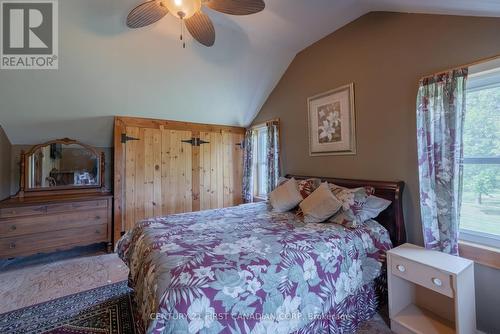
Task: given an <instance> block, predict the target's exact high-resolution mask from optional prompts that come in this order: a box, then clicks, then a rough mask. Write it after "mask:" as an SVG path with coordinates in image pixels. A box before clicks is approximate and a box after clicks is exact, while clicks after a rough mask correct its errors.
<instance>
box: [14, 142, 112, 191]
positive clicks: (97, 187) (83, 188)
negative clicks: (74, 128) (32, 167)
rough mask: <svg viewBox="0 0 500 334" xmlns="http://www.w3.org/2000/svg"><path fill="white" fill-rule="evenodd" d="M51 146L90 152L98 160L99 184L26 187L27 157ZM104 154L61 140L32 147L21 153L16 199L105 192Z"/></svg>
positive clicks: (91, 148) (84, 145)
mask: <svg viewBox="0 0 500 334" xmlns="http://www.w3.org/2000/svg"><path fill="white" fill-rule="evenodd" d="M52 144H63V145H79V146H81V147H83V148H85V149H87V150H88V151H90V152H92V153H93V154H94V155H95V156H96V157H97V159H99V161H98V164H99V183H98V184H96V185H88V186H58V187H54V188H47V187H45V188H38V189H33V188H29V187H28V182H29V180H28V177H29V163H28V161H27V159H28V157H30V156H31V155H33V154H34V153H35V151H36V150H38V149H40V148H42V147H45V146H49V145H52ZM104 163H105V160H104V152H101V153H99V152H98V151H97V150H96V149H95V148H93V147H92V146H89V145H87V144H84V143H82V142H79V141H78V140H74V139H69V138H63V139H56V140H51V141H48V142H45V143H42V144H38V145H35V146H33V147H32V148H31V149H30V150H29V151H27V152H24V151H21V163H20V169H21V177H20V181H19V192H18V193H17V194H16V197H29V196H47V195H64V194H81V193H100V192H105V191H106V190H105V182H104Z"/></svg>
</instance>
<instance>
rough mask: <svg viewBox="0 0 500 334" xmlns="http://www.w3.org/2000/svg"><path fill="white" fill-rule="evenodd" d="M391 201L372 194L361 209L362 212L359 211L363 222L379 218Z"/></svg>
mask: <svg viewBox="0 0 500 334" xmlns="http://www.w3.org/2000/svg"><path fill="white" fill-rule="evenodd" d="M391 203H392V202H391V201H389V200H386V199H384V198H380V197H377V196H374V195H370V196H368V198H367V199H366V203H365V205H364V206H363V209H361V212H359V213H358V216H359V218H360V220H361V221H362V222H365V221H367V220H368V219H374V218H377V216H378V215H379V214H380V213H381V212H382V211H384V210H385V209H387V208H388V207H389V205H391Z"/></svg>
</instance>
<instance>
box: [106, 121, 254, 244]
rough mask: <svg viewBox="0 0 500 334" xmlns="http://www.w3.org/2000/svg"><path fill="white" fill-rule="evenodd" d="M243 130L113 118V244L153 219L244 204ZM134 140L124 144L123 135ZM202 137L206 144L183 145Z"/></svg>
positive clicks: (185, 123) (184, 123)
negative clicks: (144, 222) (125, 233)
mask: <svg viewBox="0 0 500 334" xmlns="http://www.w3.org/2000/svg"><path fill="white" fill-rule="evenodd" d="M244 132H245V129H244V128H238V127H230V126H217V125H209V124H198V123H187V122H174V121H164V120H152V119H141V118H130V117H116V118H115V134H114V136H115V140H114V142H115V187H114V189H115V213H114V223H115V228H114V240H115V242H116V241H117V240H118V239H119V238H120V236H121V235H122V233H123V232H125V231H127V230H129V229H131V228H132V227H133V226H134V225H135V223H136V222H138V221H140V220H143V219H146V218H149V217H155V216H162V215H168V214H173V213H181V212H190V211H198V210H206V209H214V208H222V207H228V206H234V205H238V204H241V203H242V198H241V183H242V172H243V152H242V149H241V146H240V145H238V144H240V143H241V142H242V141H243V137H244ZM124 133H125V134H126V135H127V136H128V137H131V138H134V139H135V140H128V141H127V142H126V143H125V144H124V143H122V142H121V137H122V134H124ZM191 138H200V140H202V141H205V142H207V143H205V144H201V145H200V146H192V145H191V144H188V143H185V142H183V140H190V139H191Z"/></svg>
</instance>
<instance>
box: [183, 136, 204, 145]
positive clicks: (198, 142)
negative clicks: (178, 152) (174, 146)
mask: <svg viewBox="0 0 500 334" xmlns="http://www.w3.org/2000/svg"><path fill="white" fill-rule="evenodd" d="M181 142H183V143H187V144H191V145H192V146H200V145H201V144H210V142H208V141H204V140H201V139H200V138H194V137H193V138H191V139H189V140H181Z"/></svg>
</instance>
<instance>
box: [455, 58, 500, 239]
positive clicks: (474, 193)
mask: <svg viewBox="0 0 500 334" xmlns="http://www.w3.org/2000/svg"><path fill="white" fill-rule="evenodd" d="M466 100H467V102H466V103H467V104H466V113H465V121H464V137H463V141H464V161H463V167H464V170H463V180H462V183H463V193H462V209H461V217H460V239H462V240H464V241H470V242H475V243H479V244H484V245H487V246H493V247H500V63H499V62H498V61H492V62H488V63H483V64H481V65H476V66H472V67H471V68H470V74H469V78H468V83H467V98H466Z"/></svg>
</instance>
